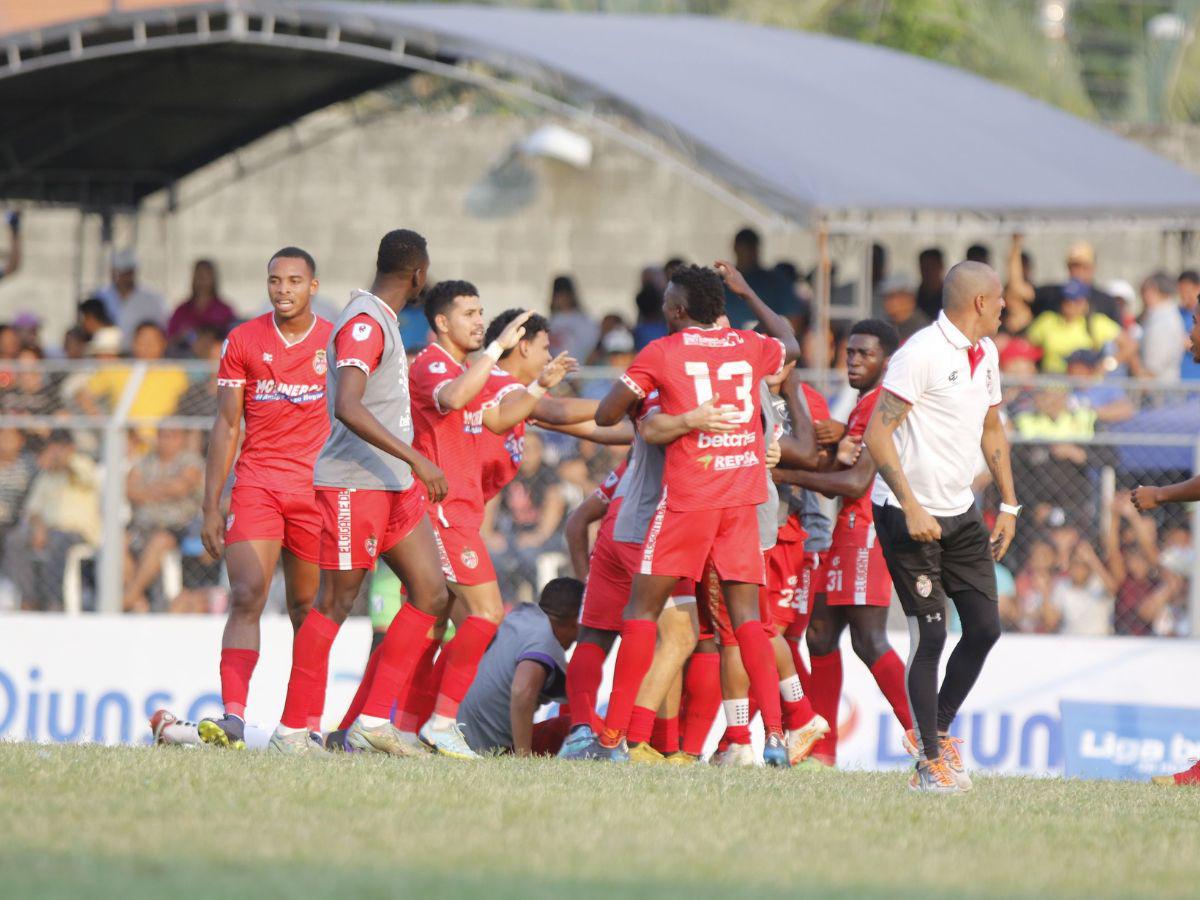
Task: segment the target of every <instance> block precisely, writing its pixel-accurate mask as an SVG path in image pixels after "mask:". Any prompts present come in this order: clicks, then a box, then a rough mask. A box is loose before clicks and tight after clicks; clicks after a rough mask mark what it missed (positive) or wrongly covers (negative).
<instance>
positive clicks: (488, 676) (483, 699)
mask: <svg viewBox="0 0 1200 900" xmlns="http://www.w3.org/2000/svg"><path fill="white" fill-rule="evenodd" d="M582 596H583V584H582V583H581V582H579V581H577V580H576V579H574V578H555V579H554V580H553V581H550V582H549V583H548V584H547V585H546V586H545V587H544V588H542V594H541V597H540V599H539V600H538V602H537V603H521V604H518V605H517V607H516V608H515V609H514V610H513V611H512V612H511V613H509V615H508V616H506V617H505V619H504V623H503V624H502V625H501V626H500V630H499V631H498V632H497V633H496V640H495V641H493V642H492V645H491V646H490V647H489V648H488V650H487V653H485V654H484V657H483V660H482V661H481V662H480V664H479V673H478V675H476V677H475V681H474V682H473V683H472V685H471V689H470V691H468V693H467V696H466V698H465V699H464V700H463V702H462V705H461V707H460V708H459V710H458V721H459V725H460V727H461V728H462V731H463V733H464V734H465V735H466V738H467V741H468V743H469V744H470V745H471V749H472V750H474V751H475V752H476V753H514V754H516V755H517V756H532V755H534V754H537V755H538V756H544V755H552V754H554V753H556V752H557V751H558V748H559V746H560V745H561V744H562V739H563V733H564V731H565V729H564V728H563V723H562V722H561V721H560V720H559V719H549V720H547V721H545V722H541V723H539V724H537V725H535V724H534V722H533V717H534V714H535V713H536V712H537V710H538V707H539V706H541V705H542V704H543V703H550V702H554V701H558V702H561V701H562V700H563V699H565V696H566V695H565V692H564V685H565V682H566V670H567V657H566V650H567V648H568V647H570V646H571V644H572V643H573V642H574V641H575V635H576V633H577V632H578V631H579V606H580V601H581V598H582Z"/></svg>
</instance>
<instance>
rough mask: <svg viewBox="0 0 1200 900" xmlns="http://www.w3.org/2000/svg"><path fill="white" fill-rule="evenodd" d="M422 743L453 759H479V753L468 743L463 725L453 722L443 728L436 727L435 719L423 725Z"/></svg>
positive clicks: (421, 732)
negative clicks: (464, 735)
mask: <svg viewBox="0 0 1200 900" xmlns="http://www.w3.org/2000/svg"><path fill="white" fill-rule="evenodd" d="M420 737H421V743H423V744H424V745H425V746H426V747H429V748H430V749H431V750H433V751H434V752H435V753H437V754H439V755H441V756H449V757H450V758H451V759H479V754H478V753H476V752H475V751H474V750H472V749H471V748H470V747H469V746H468V745H467V739H466V738H465V737H463V732H462V726H461V725H459V724H458V723H457V722H451V723H450V724H449V725H447V726H445V727H443V728H435V727H434V725H433V719H430V720H429V721H428V722H426V723H425V724H424V725H422V726H421V731H420Z"/></svg>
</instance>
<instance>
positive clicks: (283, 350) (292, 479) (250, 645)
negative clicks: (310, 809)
mask: <svg viewBox="0 0 1200 900" xmlns="http://www.w3.org/2000/svg"><path fill="white" fill-rule="evenodd" d="M317 287H318V282H317V265H316V263H315V262H314V261H313V258H312V257H311V256H310V255H309V254H307V253H305V252H304V251H303V250H301V249H299V248H298V247H284V248H283V249H282V250H280V251H279V252H277V253H276V254H275V255H274V256H272V257H271V259H270V261H269V262H268V263H267V294H268V296H269V297H270V299H271V306H272V307H273V310H272V311H271V312H269V313H267V314H265V315H262V316H259V317H258V318H256V319H251V320H250V321H249V322H246V323H245V324H243V325H239V326H238V327H237V328H235V329H233V331H232V332H231V333H230V335H229V338H228V340H226V341H225V346H224V347H223V348H222V350H221V363H220V368H219V371H218V373H217V417H216V421H215V422H214V423H213V427H212V433H211V435H210V438H209V445H208V460H207V464H206V468H205V478H204V506H203V512H204V524H203V527H202V530H201V533H200V534H201V539H202V540H203V542H204V549H205V550H207V551H208V552H209V554H211V555H212V556H213V557H220V556H221V555H222V552H224V555H225V567H226V570H227V571H228V573H229V618H228V619H227V620H226V622H225V633H224V635H223V636H222V639H221V666H220V672H221V701H222V703H223V704H224V705H225V715H223V716H222V717H221V718H219V719H205V720H203V721H201V722H200V723H199V726H198V727H199V734H200V738H201V739H202V740H203V741H205V742H206V743H209V744H213V745H214V746H218V747H235V748H238V749H241V748H243V747H244V746H245V724H246V723H245V716H246V698H247V694H248V693H249V690H250V677H251V675H252V674H253V673H254V667H255V665H256V664H257V663H258V648H259V626H258V623H259V619H260V618H261V617H262V611H263V607H264V606H265V605H266V602H267V589H268V588H269V587H270V585H271V577H272V576H273V575H274V573H275V565H276V563H278V561H279V558H280V555H281V553H282V557H283V576H284V582H285V584H286V586H287V608H288V615H289V616H290V617H291V619H292V625H293V626H294V627H295V628H296V629H297V630H298V629H299V628H300V624H301V623H302V622H303V621H304V617H305V616H306V615H307V614H308V610H309V608H310V607H311V606H312V603H313V599H314V598H315V597H316V594H317V586H318V584H319V582H320V572H319V570H318V568H317V551H318V547H319V546H320V539H321V514H320V512H319V510H318V509H317V501H316V495H315V494H314V493H313V490H312V470H313V462H314V461H315V460H316V458H317V453H319V452H320V450H321V445H322V444H324V443H325V438H326V437H327V436H328V435H329V417H328V415H327V414H326V412H325V371H326V368H327V360H326V355H325V344H326V343H327V342H328V340H329V330H330V327H331V326H330V324H329V323H328V322H326V321H325V320H324V319H322V318H319V317H318V316H317V315H315V314H314V313H313V311H312V309H311V301H312V297H313V295H314V294H315V293H316V292H317ZM243 418H244V419H245V421H246V440H245V442H244V443H243V445H242V451H241V455H240V456H239V457H238V461H237V470H236V473H235V478H236V483H235V485H234V488H233V494H232V497H231V500H230V504H229V516H228V518H226V517H225V516H223V515H221V509H220V503H221V493H222V491H223V489H224V486H225V481H226V479H227V478H228V477H229V470H230V468H231V467H232V465H233V458H234V455H235V454H237V452H238V450H237V447H238V436H239V432H240V431H241V426H242V419H243ZM320 713H321V710H320V709H316V708H314V709H311V710H308V711H307V712H306V719H305V724H306V727H307V728H308V729H309V730H312V731H319V730H320Z"/></svg>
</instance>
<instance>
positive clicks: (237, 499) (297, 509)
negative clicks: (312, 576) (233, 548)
mask: <svg viewBox="0 0 1200 900" xmlns="http://www.w3.org/2000/svg"><path fill="white" fill-rule="evenodd" d="M239 541H279V542H281V543H282V544H283V546H284V548H285V549H286V550H287V551H288V552H289V553H291V554H292V555H293V556H297V557H299V558H300V559H303V560H305V561H307V562H311V563H315V562H317V560H318V559H319V558H320V555H321V553H320V548H321V510H320V508H319V507H318V506H317V495H316V492H315V491H273V490H271V489H270V488H264V487H255V486H254V485H251V484H247V485H237V484H235V485H234V486H233V493H232V496H231V497H230V499H229V515H228V516H227V517H226V519H225V543H226V544H236V543H238V542H239Z"/></svg>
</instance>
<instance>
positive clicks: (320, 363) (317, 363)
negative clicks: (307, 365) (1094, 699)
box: [313, 350, 329, 375]
mask: <svg viewBox="0 0 1200 900" xmlns="http://www.w3.org/2000/svg"><path fill="white" fill-rule="evenodd" d="M313 371H314V372H316V373H317V374H318V375H324V374H325V373H326V372H327V371H329V361H328V360H327V359H326V358H325V351H324V350H318V351H317V352H316V353H314V354H313Z"/></svg>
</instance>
